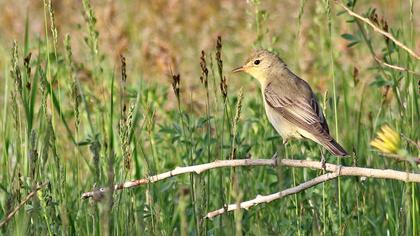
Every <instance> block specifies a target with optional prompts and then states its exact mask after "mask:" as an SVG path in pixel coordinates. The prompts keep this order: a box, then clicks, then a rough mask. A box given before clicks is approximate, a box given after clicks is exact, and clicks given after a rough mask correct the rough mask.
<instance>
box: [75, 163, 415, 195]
mask: <svg viewBox="0 0 420 236" xmlns="http://www.w3.org/2000/svg"><path fill="white" fill-rule="evenodd" d="M276 165H282V166H288V167H300V168H312V169H318V170H322V169H323V166H322V164H321V162H318V161H309V160H291V159H239V160H218V161H214V162H211V163H206V164H201V165H195V166H186V167H177V168H175V169H174V170H171V171H168V172H165V173H162V174H158V175H153V176H150V177H147V178H143V179H138V180H132V181H128V182H125V183H122V184H117V185H115V186H114V190H121V189H126V188H133V187H136V186H140V185H144V184H148V183H154V182H157V181H160V180H164V179H167V178H170V177H172V176H176V175H181V174H186V173H196V174H200V173H202V172H204V171H207V170H210V169H215V168H222V167H241V166H276ZM338 169H340V175H341V176H365V177H372V178H380V179H395V180H400V181H405V182H420V174H415V173H408V172H403V171H396V170H380V169H372V168H362V167H346V166H338V165H334V164H328V163H327V164H326V165H325V170H326V171H328V172H335V171H336V170H338ZM107 190H108V189H107V188H100V189H98V190H95V191H92V192H86V193H83V194H82V197H81V198H82V199H86V198H91V197H93V198H94V199H100V198H102V196H103V193H105V192H106V191H107Z"/></svg>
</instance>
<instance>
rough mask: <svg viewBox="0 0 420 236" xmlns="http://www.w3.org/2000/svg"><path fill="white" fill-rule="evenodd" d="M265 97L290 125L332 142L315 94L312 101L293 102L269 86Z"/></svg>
mask: <svg viewBox="0 0 420 236" xmlns="http://www.w3.org/2000/svg"><path fill="white" fill-rule="evenodd" d="M264 95H265V96H264V97H265V101H266V102H267V104H268V105H269V106H270V107H272V108H273V109H274V110H275V111H277V112H278V113H279V114H280V115H281V116H282V117H284V118H285V119H286V120H288V121H289V122H290V123H292V124H294V125H296V126H298V127H299V128H301V129H303V130H305V131H307V132H309V133H310V134H312V135H313V136H314V137H317V138H321V139H322V140H328V141H329V140H332V138H331V136H330V135H329V129H328V125H327V122H326V120H325V118H324V115H323V114H322V110H321V108H320V106H319V104H318V102H317V101H316V99H315V97H314V96H313V94H312V96H311V98H310V99H298V100H292V99H291V98H290V97H287V96H285V95H284V94H282V93H279V92H276V90H275V87H274V86H272V85H271V84H269V85H267V87H266V88H265V90H264Z"/></svg>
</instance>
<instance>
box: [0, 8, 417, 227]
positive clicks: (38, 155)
mask: <svg viewBox="0 0 420 236" xmlns="http://www.w3.org/2000/svg"><path fill="white" fill-rule="evenodd" d="M186 2H187V3H188V4H187V3H186V4H185V5H184V4H181V3H180V2H178V1H150V2H142V3H137V1H112V0H111V1H107V2H106V3H103V2H102V1H92V3H91V2H90V1H89V0H83V1H82V3H77V4H76V3H73V1H54V2H52V1H51V0H43V1H42V2H40V3H28V4H29V5H28V6H17V2H13V3H7V4H11V6H10V5H8V6H4V5H5V4H6V3H0V6H2V7H4V15H3V16H0V18H1V19H0V22H2V26H3V27H2V29H0V42H1V43H0V45H1V46H0V68H2V71H3V73H2V75H0V78H1V79H0V89H1V90H2V91H3V93H2V95H1V96H0V106H1V110H2V113H1V116H0V124H1V127H0V132H1V138H0V151H1V157H0V220H2V219H5V218H6V216H7V215H8V214H9V213H10V212H11V211H12V210H13V209H14V208H15V207H16V206H18V205H19V203H20V202H21V201H23V200H24V199H25V198H26V197H27V196H28V194H30V193H31V192H33V191H34V189H36V188H37V187H39V190H38V191H37V192H36V194H33V195H34V196H33V197H32V198H30V199H29V200H28V202H26V204H24V205H23V207H22V208H20V209H19V210H18V211H17V213H16V215H14V216H13V217H12V218H11V219H10V221H8V222H7V223H5V224H4V225H3V226H0V234H4V235H59V234H63V235H66V234H71V235H103V234H109V235H117V234H121V235H144V234H145V235H204V234H208V235H232V234H236V235H241V234H250V235H290V234H302V235H306V234H322V235H337V234H339V235H344V234H346V235H355V234H359V235H361V234H375V235H385V234H391V235H419V234H420V227H419V224H418V222H420V186H419V185H418V184H415V183H404V182H399V181H394V180H378V179H369V178H368V179H366V178H357V177H341V178H339V179H338V180H337V181H335V180H334V181H331V182H327V183H324V184H322V185H319V186H316V187H313V188H311V189H308V190H306V191H304V192H301V193H299V194H296V195H293V196H290V197H287V198H284V199H281V200H278V201H274V202H271V203H269V204H265V205H259V206H257V207H255V208H252V209H250V210H241V211H235V212H234V213H227V214H224V215H221V216H219V217H217V218H215V219H212V220H208V219H203V216H205V215H206V213H207V212H209V211H212V210H215V209H218V208H220V207H222V206H224V205H225V204H229V203H235V202H236V203H239V202H241V201H244V200H247V199H251V198H254V197H255V196H256V195H258V194H269V193H273V192H278V191H280V190H283V189H286V188H290V187H293V186H295V185H298V184H299V183H302V182H304V181H306V180H309V179H311V178H313V177H315V176H317V175H319V174H320V173H322V171H315V170H310V169H293V168H287V167H282V166H279V167H276V168H270V167H253V168H223V169H216V170H211V171H209V172H206V173H203V174H201V175H196V174H191V175H183V176H177V177H175V178H170V179H168V180H165V181H161V182H156V183H154V184H149V185H146V186H143V187H139V188H132V189H128V190H123V191H113V192H109V194H106V195H105V196H104V197H103V198H99V197H97V198H95V197H94V198H93V200H89V201H88V200H81V199H80V196H81V194H82V193H83V192H86V191H91V190H92V189H95V188H99V187H104V186H111V185H113V184H114V183H122V182H124V181H127V180H131V179H139V178H142V177H145V176H150V175H154V174H158V173H161V172H165V171H168V170H171V169H174V168H175V167H177V166H188V165H194V164H202V163H207V162H211V161H215V160H223V159H242V158H249V157H251V158H270V157H271V156H272V155H273V154H274V153H276V152H277V153H278V155H279V156H282V157H287V158H291V159H308V160H320V159H321V155H325V156H326V158H327V161H328V162H332V163H335V164H342V165H347V166H352V165H356V166H361V167H370V168H378V169H382V168H390V169H395V170H403V171H409V172H416V173H419V169H418V166H419V165H418V163H417V162H416V160H417V159H416V158H418V157H419V155H420V153H419V148H418V145H419V140H420V125H419V121H420V107H419V102H420V99H419V96H420V95H419V75H418V72H419V71H420V68H419V60H418V59H416V58H415V57H413V56H412V55H410V54H409V53H408V52H407V51H406V50H404V49H403V48H401V47H400V46H397V45H396V44H395V42H393V41H392V40H390V39H389V38H387V37H384V36H383V35H381V34H379V33H377V32H376V31H374V30H373V29H372V27H371V26H369V25H367V24H366V23H365V22H363V21H360V20H357V19H355V18H354V17H353V16H350V15H349V14H348V12H347V11H345V10H344V9H343V8H342V7H340V6H339V5H337V4H336V2H334V1H328V0H323V1H306V0H301V1H268V2H260V1H258V0H252V1H247V2H240V3H236V2H235V3H232V2H231V1H224V0H220V1H204V2H202V1H186ZM343 3H345V4H346V6H347V7H348V8H349V9H352V10H353V11H354V12H356V13H358V14H360V15H362V16H364V17H366V18H368V19H370V21H371V22H373V23H374V25H375V27H377V28H379V29H382V30H383V31H385V32H389V33H390V34H392V35H393V36H394V37H395V38H396V39H397V40H398V41H399V42H402V43H403V44H404V45H406V46H407V47H408V48H411V49H412V50H413V51H414V52H416V51H417V52H419V51H420V50H419V47H420V44H419V43H420V39H419V37H418V35H417V31H418V29H419V26H420V21H419V19H418V18H416V15H415V14H414V12H419V7H420V4H418V3H417V2H415V1H413V0H411V1H404V2H400V1H380V0H377V1H375V0H372V1H367V2H366V1H365V2H363V3H362V2H360V3H359V2H357V1H356V0H347V1H345V2H343ZM15 5H16V6H15ZM10 7H12V9H21V8H22V7H26V8H27V9H26V10H19V11H18V10H16V11H11V10H10ZM416 9H417V10H416ZM385 10H386V11H385ZM12 12H15V14H16V15H12ZM22 12H26V13H22ZM25 14H26V15H25ZM258 47H264V48H268V49H270V50H273V51H276V52H277V53H278V54H279V55H280V56H281V57H282V58H283V60H284V61H285V62H286V63H287V64H288V65H289V67H290V68H291V69H292V70H293V71H295V72H296V73H297V74H298V75H300V76H301V77H302V78H304V79H306V80H307V81H308V82H309V83H310V84H311V86H312V87H313V88H314V90H315V91H316V93H317V96H318V98H319V100H320V101H321V103H322V104H323V109H324V112H325V114H326V117H327V120H328V121H329V124H330V126H331V127H330V129H331V130H332V134H333V136H334V137H335V138H336V139H337V140H339V142H340V143H342V144H343V146H345V147H346V149H347V150H348V151H351V153H352V156H351V157H349V158H343V159H337V158H335V157H333V156H330V155H329V154H328V153H327V152H325V151H324V150H322V149H321V148H320V147H319V146H318V145H317V144H314V143H313V142H309V141H308V142H306V141H292V142H291V143H290V144H288V145H287V147H284V146H283V145H282V140H281V138H280V137H279V136H278V134H277V133H276V132H275V130H274V129H273V128H272V126H271V125H270V123H269V122H268V120H267V118H266V116H265V111H264V107H263V105H262V99H261V95H260V91H259V88H258V85H257V83H256V81H254V80H253V79H251V78H250V77H247V76H245V75H232V74H231V73H230V70H231V69H233V68H234V67H235V66H239V65H241V63H243V62H244V59H245V56H246V55H247V54H249V53H250V51H251V49H252V48H258ZM416 49H417V50H416ZM388 65H395V66H398V68H395V67H394V68H392V67H390V66H388ZM42 184H44V185H42ZM0 222H1V221H0Z"/></svg>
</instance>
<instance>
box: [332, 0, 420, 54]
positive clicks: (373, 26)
mask: <svg viewBox="0 0 420 236" xmlns="http://www.w3.org/2000/svg"><path fill="white" fill-rule="evenodd" d="M334 2H335V3H336V4H337V5H339V6H340V7H342V8H343V9H344V10H346V11H347V13H348V14H349V15H351V16H353V17H356V18H357V19H359V20H361V21H363V22H365V23H366V24H368V25H369V26H370V27H372V28H373V30H375V31H376V32H378V33H380V34H382V35H384V36H385V37H387V38H389V39H390V40H392V41H393V42H394V43H395V44H396V45H397V46H399V47H400V48H402V49H404V50H405V51H406V52H408V53H409V54H410V55H411V56H413V57H414V58H416V59H417V60H420V56H419V55H418V54H416V53H415V52H414V51H413V50H411V49H410V48H408V47H407V46H405V45H404V44H403V43H401V42H400V41H398V40H397V39H396V38H394V36H392V34H390V33H388V32H386V31H384V30H382V29H380V28H379V27H377V26H376V25H375V24H373V23H372V22H371V21H370V20H369V19H367V18H365V17H363V16H361V15H359V14H357V13H355V12H354V11H352V10H350V9H349V8H348V7H346V6H345V5H344V4H343V3H342V2H341V1H339V0H335V1H334Z"/></svg>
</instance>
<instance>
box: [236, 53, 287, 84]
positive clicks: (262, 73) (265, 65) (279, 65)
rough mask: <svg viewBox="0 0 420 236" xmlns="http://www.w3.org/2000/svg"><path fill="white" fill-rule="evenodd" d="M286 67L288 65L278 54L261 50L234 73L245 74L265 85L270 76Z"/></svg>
mask: <svg viewBox="0 0 420 236" xmlns="http://www.w3.org/2000/svg"><path fill="white" fill-rule="evenodd" d="M285 66H286V64H284V62H283V61H282V60H281V59H280V58H279V57H278V56H277V55H276V54H274V53H272V52H269V51H267V50H265V49H259V50H257V51H255V52H254V53H253V54H252V55H251V56H250V57H249V58H248V60H246V63H245V64H244V65H243V66H241V67H238V68H236V69H234V70H233V72H234V73H236V72H245V73H247V74H249V75H251V76H253V77H254V78H256V79H257V80H258V81H259V82H260V83H261V84H263V83H265V82H266V80H267V77H268V75H269V74H271V73H273V71H276V70H282V69H283V68H284V67H285Z"/></svg>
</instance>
